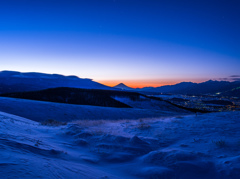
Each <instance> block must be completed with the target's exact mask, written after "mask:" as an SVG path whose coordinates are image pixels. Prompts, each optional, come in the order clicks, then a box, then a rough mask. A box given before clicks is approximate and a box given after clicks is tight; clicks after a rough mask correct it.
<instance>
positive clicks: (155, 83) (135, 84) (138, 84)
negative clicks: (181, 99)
mask: <svg viewBox="0 0 240 179" xmlns="http://www.w3.org/2000/svg"><path fill="white" fill-rule="evenodd" d="M183 81H184V80H173V79H170V80H99V81H98V82H99V83H101V84H103V85H106V86H110V87H114V86H116V85H118V84H119V83H124V84H125V85H126V86H128V87H130V88H144V87H160V86H165V85H174V84H177V83H180V82H183ZM187 81H192V82H195V83H201V82H204V81H207V79H206V80H204V79H201V80H200V79H199V80H187Z"/></svg>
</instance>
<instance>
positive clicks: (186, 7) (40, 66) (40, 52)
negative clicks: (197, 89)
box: [0, 0, 240, 86]
mask: <svg viewBox="0 0 240 179" xmlns="http://www.w3.org/2000/svg"><path fill="white" fill-rule="evenodd" d="M239 32H240V1H239V0H185V1H184V0H175V1H173V0H165V1H161V0H159V1H157V0H155V1H151V0H75V1H74V0H72V1H71V0H65V1H63V0H15V1H13V0H6V1H0V62H1V66H0V70H17V71H24V72H29V71H38V72H46V73H61V74H65V75H77V76H79V77H82V78H92V79H94V80H96V81H100V82H103V83H106V84H116V83H118V82H125V83H126V84H128V85H130V86H149V85H153V86H160V85H162V84H169V83H176V82H180V81H196V82H200V81H204V80H208V79H218V78H227V77H229V76H231V75H240V72H239V71H240V70H239V69H240V33H239Z"/></svg>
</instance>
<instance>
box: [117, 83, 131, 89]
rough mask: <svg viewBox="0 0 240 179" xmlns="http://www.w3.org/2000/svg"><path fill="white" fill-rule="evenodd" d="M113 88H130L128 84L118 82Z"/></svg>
mask: <svg viewBox="0 0 240 179" xmlns="http://www.w3.org/2000/svg"><path fill="white" fill-rule="evenodd" d="M114 88H119V89H122V90H130V89H132V88H130V87H129V86H127V85H125V84H124V83H119V84H118V85H116V86H114Z"/></svg>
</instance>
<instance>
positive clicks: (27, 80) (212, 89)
mask: <svg viewBox="0 0 240 179" xmlns="http://www.w3.org/2000/svg"><path fill="white" fill-rule="evenodd" d="M57 87H70V88H83V89H102V90H126V91H135V92H142V93H170V94H184V95H203V94H215V95H216V94H217V95H223V96H236V97H240V91H239V90H240V81H235V82H229V81H213V80H209V81H206V82H202V83H193V82H181V83H178V84H175V85H166V86H161V87H144V88H136V89H135V88H131V87H129V86H127V85H125V84H123V83H120V84H118V85H116V86H114V87H109V86H105V85H103V84H101V83H98V82H95V81H93V80H91V79H87V78H79V77H77V76H63V75H59V74H45V73H36V72H30V73H21V72H17V71H1V72H0V94H3V93H13V92H25V91H39V90H44V89H48V88H57Z"/></svg>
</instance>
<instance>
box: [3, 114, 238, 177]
mask: <svg viewBox="0 0 240 179" xmlns="http://www.w3.org/2000/svg"><path fill="white" fill-rule="evenodd" d="M239 119H240V112H228V113H211V114H204V115H197V116H196V115H189V116H178V117H162V118H149V119H139V120H79V121H74V122H71V123H68V124H67V125H65V126H43V125H41V124H39V123H38V122H34V121H31V120H28V119H25V118H21V117H18V116H14V115H10V114H7V113H3V112H1V113H0V169H1V170H0V176H1V178H161V179H162V178H163V179H182V178H184V179H193V178H194V179H202V178H204V179H208V178H209V179H210V178H211V179H215V178H216V179H219V178H220V179H237V178H239V175H240V152H239V147H240V131H239V127H240V121H239Z"/></svg>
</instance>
